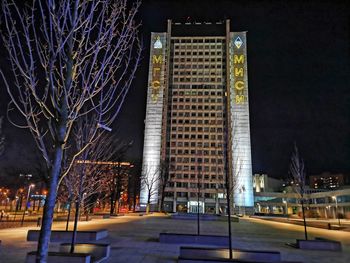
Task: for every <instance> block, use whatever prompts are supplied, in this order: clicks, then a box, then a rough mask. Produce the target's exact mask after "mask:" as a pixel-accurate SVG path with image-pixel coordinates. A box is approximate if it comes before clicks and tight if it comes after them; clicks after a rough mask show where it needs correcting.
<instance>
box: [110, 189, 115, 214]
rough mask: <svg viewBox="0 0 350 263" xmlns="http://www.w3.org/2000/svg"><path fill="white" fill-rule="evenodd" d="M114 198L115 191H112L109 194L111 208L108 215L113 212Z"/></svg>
mask: <svg viewBox="0 0 350 263" xmlns="http://www.w3.org/2000/svg"><path fill="white" fill-rule="evenodd" d="M114 199H115V191H113V192H112V194H111V209H110V211H109V214H110V215H113V214H114V209H115V201H114Z"/></svg>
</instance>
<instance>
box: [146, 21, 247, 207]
mask: <svg viewBox="0 0 350 263" xmlns="http://www.w3.org/2000/svg"><path fill="white" fill-rule="evenodd" d="M246 44H247V38H246V32H230V21H229V20H226V23H185V24H181V23H173V22H172V21H171V20H168V27H167V32H162V33H154V32H153V33H152V35H151V49H150V62H149V76H148V91H147V109H146V119H145V138H144V151H143V167H142V169H143V179H142V180H141V194H140V206H141V209H142V210H145V209H146V204H147V203H150V204H151V209H152V210H155V209H157V208H158V203H159V200H160V199H161V194H162V191H161V181H160V180H158V175H159V173H160V171H161V170H163V171H164V167H166V169H165V170H166V172H168V173H169V176H170V179H169V182H168V183H167V186H166V188H165V197H164V208H165V210H167V211H173V212H197V209H199V210H200V212H205V213H224V212H225V210H226V207H227V206H226V196H227V195H226V188H225V178H226V176H228V179H229V181H230V189H231V191H230V193H231V194H230V196H232V197H233V198H232V199H231V200H232V206H233V207H235V208H236V211H239V210H238V209H240V208H245V209H244V211H246V212H248V211H252V208H253V206H254V199H253V186H252V163H251V147H250V127H249V104H248V102H249V101H248V79H247V73H248V72H247V54H246ZM148 200H149V201H150V202H148Z"/></svg>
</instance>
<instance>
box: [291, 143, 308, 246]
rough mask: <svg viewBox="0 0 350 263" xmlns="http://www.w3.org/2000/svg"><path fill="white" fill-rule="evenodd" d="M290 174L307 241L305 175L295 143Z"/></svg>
mask: <svg viewBox="0 0 350 263" xmlns="http://www.w3.org/2000/svg"><path fill="white" fill-rule="evenodd" d="M290 174H291V176H292V180H293V183H292V187H293V190H294V191H295V192H296V193H297V194H298V196H299V200H300V203H301V211H302V215H303V222H304V234H305V239H306V240H307V229H306V219H305V207H304V203H305V193H306V189H305V183H306V174H305V170H304V161H303V159H302V158H301V157H300V154H299V151H298V147H297V145H296V143H294V150H293V153H292V157H291V162H290Z"/></svg>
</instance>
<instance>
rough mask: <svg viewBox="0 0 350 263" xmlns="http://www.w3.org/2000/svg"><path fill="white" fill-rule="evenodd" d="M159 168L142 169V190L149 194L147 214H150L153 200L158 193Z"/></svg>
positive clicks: (146, 167)
mask: <svg viewBox="0 0 350 263" xmlns="http://www.w3.org/2000/svg"><path fill="white" fill-rule="evenodd" d="M159 168H160V167H159V166H158V167H151V166H144V167H143V169H142V173H141V185H142V187H143V189H141V190H146V192H147V205H146V214H148V213H149V212H150V209H151V200H152V198H153V197H154V196H156V195H157V193H158V183H159Z"/></svg>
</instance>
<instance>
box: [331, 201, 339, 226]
mask: <svg viewBox="0 0 350 263" xmlns="http://www.w3.org/2000/svg"><path fill="white" fill-rule="evenodd" d="M332 199H333V200H335V213H336V214H337V215H336V216H337V218H338V225H339V226H340V218H339V214H338V200H337V197H336V196H332Z"/></svg>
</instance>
